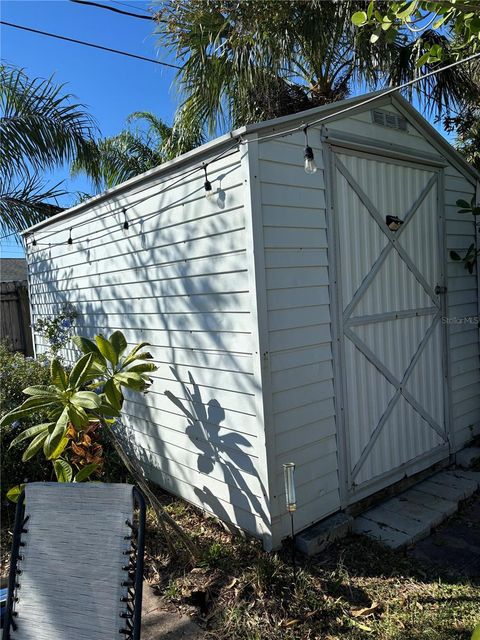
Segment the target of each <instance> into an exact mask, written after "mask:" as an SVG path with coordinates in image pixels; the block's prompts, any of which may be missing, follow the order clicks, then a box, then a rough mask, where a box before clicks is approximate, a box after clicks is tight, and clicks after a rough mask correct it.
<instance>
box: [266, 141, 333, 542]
mask: <svg viewBox="0 0 480 640" xmlns="http://www.w3.org/2000/svg"><path fill="white" fill-rule="evenodd" d="M319 140H320V133H319V131H318V130H312V131H310V132H309V142H310V144H311V145H312V146H313V149H314V153H315V161H316V163H317V166H318V167H319V170H318V171H317V172H316V173H315V174H314V175H307V174H306V173H305V172H304V170H303V166H302V165H303V145H304V140H303V134H298V135H294V136H291V137H288V138H286V139H285V140H271V141H263V142H260V144H259V156H260V159H261V160H260V166H261V173H260V175H261V180H262V186H261V205H262V220H263V237H264V246H265V265H266V287H267V291H266V298H267V310H268V342H269V344H268V348H269V363H270V375H271V378H270V380H271V389H272V413H273V415H272V420H273V423H274V432H275V452H276V459H275V465H276V466H275V476H274V477H275V490H274V494H275V498H276V499H275V501H274V504H273V505H272V514H273V516H274V521H273V527H274V539H276V540H279V537H281V536H282V535H286V533H287V528H286V527H287V524H288V523H287V524H285V522H286V521H285V518H284V517H283V516H282V515H281V514H282V513H283V512H284V510H285V507H284V504H285V498H284V495H283V472H282V464H283V463H285V462H295V463H296V465H297V471H296V485H297V494H298V511H297V513H296V515H295V525H296V527H297V529H302V528H304V527H305V526H307V525H308V524H310V523H311V522H313V521H316V520H320V519H321V518H323V517H324V516H326V515H328V514H329V513H331V512H332V511H335V510H336V509H338V508H339V506H340V505H339V495H338V478H337V445H336V435H335V419H334V414H335V411H334V402H333V371H332V348H331V331H330V321H331V318H330V307H329V304H330V299H329V289H328V287H329V273H328V255H327V233H326V211H325V175H324V171H323V169H322V167H323V157H322V151H321V148H320V146H319ZM287 141H288V142H287Z"/></svg>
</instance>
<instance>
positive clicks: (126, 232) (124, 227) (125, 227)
mask: <svg viewBox="0 0 480 640" xmlns="http://www.w3.org/2000/svg"><path fill="white" fill-rule="evenodd" d="M129 228H130V225H129V224H128V221H127V220H125V222H124V223H123V225H122V232H123V235H124V236H128V230H129Z"/></svg>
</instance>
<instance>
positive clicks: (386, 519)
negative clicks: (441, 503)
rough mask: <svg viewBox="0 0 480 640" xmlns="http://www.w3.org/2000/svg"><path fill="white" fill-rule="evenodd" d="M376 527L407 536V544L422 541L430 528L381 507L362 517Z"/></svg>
mask: <svg viewBox="0 0 480 640" xmlns="http://www.w3.org/2000/svg"><path fill="white" fill-rule="evenodd" d="M362 517H363V518H365V519H366V520H370V521H372V522H374V523H376V524H377V525H379V526H380V527H381V528H382V527H387V528H388V529H394V530H395V531H399V532H400V533H404V534H407V535H408V536H409V544H411V543H413V542H417V541H418V540H422V538H425V536H428V534H429V533H430V530H431V527H430V524H429V523H428V522H418V520H413V519H412V518H407V517H405V516H403V515H402V514H400V513H396V514H393V513H392V512H391V511H388V510H387V509H384V508H383V507H382V506H379V507H375V508H374V509H369V510H368V511H367V512H366V513H364V514H363V516H362Z"/></svg>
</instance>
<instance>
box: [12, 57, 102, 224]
mask: <svg viewBox="0 0 480 640" xmlns="http://www.w3.org/2000/svg"><path fill="white" fill-rule="evenodd" d="M93 131H94V123H93V121H92V119H91V118H90V116H88V115H87V113H86V112H85V111H84V110H83V105H80V104H75V103H73V102H72V96H71V95H70V94H67V93H64V87H63V85H57V84H55V83H54V82H53V80H52V78H50V79H47V80H43V79H40V78H34V79H30V78H29V77H28V76H27V75H26V74H25V73H24V71H23V70H21V69H16V68H14V67H10V66H5V65H2V66H0V140H1V146H2V154H1V156H0V228H1V230H2V231H3V232H9V231H17V232H18V231H21V230H23V229H25V228H27V227H28V226H29V225H31V224H34V223H37V222H40V221H41V220H44V219H45V218H48V217H49V216H51V215H52V214H54V213H56V212H58V211H60V210H61V208H60V207H59V206H58V201H57V199H58V197H60V196H61V195H64V194H65V191H64V190H63V189H62V188H61V185H60V184H57V185H55V186H49V185H48V184H47V183H46V182H45V180H44V179H43V177H42V174H43V173H44V172H45V171H47V170H51V169H53V168H55V167H57V166H59V165H62V164H63V163H65V162H70V161H73V159H74V158H76V157H79V158H86V156H87V155H88V153H89V142H90V141H91V140H92V139H93Z"/></svg>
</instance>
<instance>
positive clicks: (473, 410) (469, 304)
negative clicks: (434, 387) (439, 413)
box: [444, 165, 480, 450]
mask: <svg viewBox="0 0 480 640" xmlns="http://www.w3.org/2000/svg"><path fill="white" fill-rule="evenodd" d="M444 180H445V202H446V205H447V206H446V217H447V224H446V231H447V251H451V250H452V249H453V250H455V251H458V252H460V253H462V252H465V250H466V249H467V248H468V246H469V245H470V244H471V243H472V242H474V239H475V226H474V223H473V221H472V216H471V215H470V214H462V213H458V207H457V206H456V201H457V200H459V199H462V200H467V201H470V199H471V198H472V196H473V193H474V187H473V185H472V184H471V183H470V182H469V181H468V180H467V179H466V178H465V177H464V176H462V175H461V174H460V172H459V171H458V170H457V169H456V168H454V167H453V166H451V165H449V166H448V167H447V168H446V169H445V179H444ZM447 274H448V294H447V304H448V318H447V322H448V332H449V344H450V354H449V355H450V385H451V389H450V396H451V401H452V405H453V407H452V419H453V437H454V440H453V445H454V448H455V450H458V449H460V448H462V446H464V445H465V444H466V443H468V441H469V440H471V438H472V437H473V436H474V435H475V434H477V433H479V432H480V357H479V330H478V328H477V321H478V313H479V306H478V274H477V273H473V274H469V273H468V272H467V271H466V270H465V269H464V267H463V264H462V263H458V262H453V261H452V260H450V258H449V256H448V266H447Z"/></svg>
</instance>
